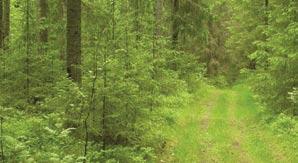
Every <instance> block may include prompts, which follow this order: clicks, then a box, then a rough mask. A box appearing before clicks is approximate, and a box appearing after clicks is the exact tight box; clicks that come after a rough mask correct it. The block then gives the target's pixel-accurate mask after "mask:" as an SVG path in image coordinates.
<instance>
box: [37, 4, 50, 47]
mask: <svg viewBox="0 0 298 163" xmlns="http://www.w3.org/2000/svg"><path fill="white" fill-rule="evenodd" d="M47 17H48V0H39V19H40V25H41V29H40V31H39V38H40V41H41V43H42V44H44V45H45V44H47V42H48V27H47Z"/></svg>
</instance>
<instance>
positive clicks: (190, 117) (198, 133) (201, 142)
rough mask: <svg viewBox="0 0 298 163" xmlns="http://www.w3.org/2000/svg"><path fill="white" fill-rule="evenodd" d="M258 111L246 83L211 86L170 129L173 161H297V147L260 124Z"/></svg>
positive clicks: (184, 111) (182, 113) (244, 162)
mask: <svg viewBox="0 0 298 163" xmlns="http://www.w3.org/2000/svg"><path fill="white" fill-rule="evenodd" d="M258 110H259V108H258V105H256V103H255V101H254V100H253V98H252V95H251V93H250V92H249V90H248V89H246V88H245V87H244V86H237V87H235V88H233V89H224V90H218V89H212V90H211V91H210V92H209V93H208V95H207V96H206V97H204V99H201V100H199V101H198V102H196V104H195V105H193V106H191V107H188V108H187V109H184V110H183V111H182V112H181V113H180V114H179V121H178V123H177V125H176V126H175V127H173V128H175V129H173V130H172V131H170V132H169V134H172V143H169V144H170V145H171V147H169V148H170V149H171V150H172V151H171V152H172V153H171V154H170V155H171V156H170V157H172V158H171V160H175V161H177V162H243V163H246V162H297V161H298V160H297V158H295V149H291V148H290V147H289V146H286V143H287V142H284V141H285V140H283V139H282V138H279V137H277V136H276V135H274V134H273V133H272V131H271V130H269V128H268V126H265V125H262V124H261V123H260V121H259V119H260V116H259V111H258ZM163 159H164V158H163ZM168 159H169V158H166V159H164V160H162V161H165V160H168Z"/></svg>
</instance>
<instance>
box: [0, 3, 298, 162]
mask: <svg viewBox="0 0 298 163" xmlns="http://www.w3.org/2000/svg"><path fill="white" fill-rule="evenodd" d="M297 6H298V5H297V2H296V1H291V0H286V1H284V0H263V1H257V0H253V1H247V0H241V1H239V0H220V1H218V0H211V1H210V0H171V1H170V0H121V1H119V0H118V1H117V0H0V109H1V110H0V113H1V114H0V118H1V135H0V145H1V148H0V160H1V161H2V162H129V163H130V162H158V161H160V157H164V156H162V155H166V153H167V152H168V150H169V149H168V148H170V147H171V142H172V141H171V140H170V139H171V137H170V136H169V135H168V133H167V132H165V131H163V129H166V128H171V127H174V126H177V124H178V123H180V122H179V118H181V117H179V113H180V112H181V110H183V111H182V113H184V112H185V113H184V114H186V115H187V113H186V112H191V110H189V109H188V110H185V109H183V108H189V107H187V106H188V105H190V104H191V103H193V102H194V101H196V100H198V99H200V98H201V97H204V96H205V94H206V92H208V90H209V89H211V87H210V85H214V86H218V87H229V86H230V85H233V84H234V83H236V82H240V81H242V82H243V81H244V80H247V79H249V80H248V82H247V83H246V84H247V85H249V86H250V87H252V88H253V90H254V93H255V95H256V96H257V97H258V100H259V101H262V102H263V103H264V104H266V107H267V108H268V110H270V111H271V112H273V113H283V114H282V115H279V116H278V117H282V119H285V120H288V121H291V124H295V123H296V121H295V120H294V118H291V117H295V116H296V115H297V112H298V110H297V108H298V106H297V81H298V79H297V77H298V76H297V74H298V72H297V71H298V67H297V66H298V57H297V33H298V32H297V31H298V26H297ZM208 97H209V96H208ZM222 98H223V101H227V100H228V98H227V97H222ZM209 99H210V100H212V97H210V98H209ZM222 103H223V102H222ZM199 108H201V107H199ZM219 109H220V108H219V107H216V110H215V111H214V113H216V114H218V115H216V116H217V117H221V116H223V115H222V113H221V112H220V110H219ZM194 113H200V111H199V110H198V111H195V112H194ZM266 114H268V115H272V116H273V117H274V116H275V115H274V114H271V113H267V112H266ZM225 116H228V115H225ZM177 119H178V121H177ZM282 119H281V120H280V121H282ZM274 124H276V126H278V124H279V121H277V122H275V123H274ZM215 125H216V124H215ZM193 126H194V127H196V125H193ZM292 126H293V125H292ZM217 127H218V126H217ZM225 127H227V126H226V125H225ZM214 128H216V126H214ZM276 128H278V127H276ZM193 130H194V129H192V130H190V132H192V131H193ZM185 131H188V130H185ZM193 132H194V133H200V134H201V132H196V131H193ZM174 135H175V134H174ZM184 135H195V134H187V133H183V135H177V137H179V139H181V138H180V137H181V136H184ZM218 139H220V138H218ZM190 142H192V141H191V140H190V141H189V145H191V143H190ZM194 142H195V143H200V141H199V140H195V141H194ZM178 144H179V143H178ZM200 147H201V145H197V146H193V149H197V148H200ZM184 148H188V147H186V146H183V148H181V149H184ZM178 151H179V150H178ZM184 152H185V151H184ZM198 153H199V152H198ZM181 154H183V151H181V153H179V154H177V155H179V156H181ZM194 158H196V157H194ZM194 158H186V159H185V160H192V161H193V159H194Z"/></svg>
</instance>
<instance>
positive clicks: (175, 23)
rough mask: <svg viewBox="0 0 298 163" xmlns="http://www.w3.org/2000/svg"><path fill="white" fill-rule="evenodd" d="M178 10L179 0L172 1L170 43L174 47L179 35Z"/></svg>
mask: <svg viewBox="0 0 298 163" xmlns="http://www.w3.org/2000/svg"><path fill="white" fill-rule="evenodd" d="M178 11H179V0H174V1H173V8H172V19H173V23H172V45H173V48H176V46H177V44H178V36H179V18H178Z"/></svg>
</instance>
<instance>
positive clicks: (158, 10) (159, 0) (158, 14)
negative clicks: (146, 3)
mask: <svg viewBox="0 0 298 163" xmlns="http://www.w3.org/2000/svg"><path fill="white" fill-rule="evenodd" d="M162 9H163V0H156V3H155V22H156V24H155V25H156V26H155V36H156V37H157V38H159V37H160V35H161V23H162Z"/></svg>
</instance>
